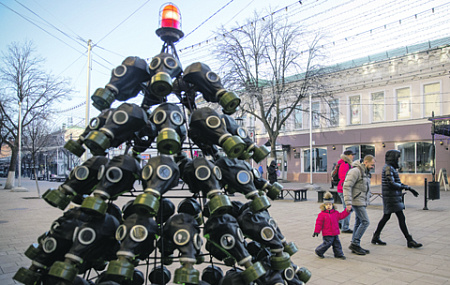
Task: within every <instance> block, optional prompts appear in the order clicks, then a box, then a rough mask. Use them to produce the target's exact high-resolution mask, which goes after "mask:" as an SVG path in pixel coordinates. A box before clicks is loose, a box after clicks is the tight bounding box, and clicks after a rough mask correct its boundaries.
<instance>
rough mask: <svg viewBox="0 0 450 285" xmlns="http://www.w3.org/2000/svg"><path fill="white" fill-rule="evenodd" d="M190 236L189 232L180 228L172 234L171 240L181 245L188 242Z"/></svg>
mask: <svg viewBox="0 0 450 285" xmlns="http://www.w3.org/2000/svg"><path fill="white" fill-rule="evenodd" d="M190 238H191V234H190V233H189V232H188V231H187V230H185V229H181V230H178V231H176V232H175V234H174V235H173V242H174V243H175V244H176V245H178V246H183V245H185V244H187V243H188V242H189V239H190Z"/></svg>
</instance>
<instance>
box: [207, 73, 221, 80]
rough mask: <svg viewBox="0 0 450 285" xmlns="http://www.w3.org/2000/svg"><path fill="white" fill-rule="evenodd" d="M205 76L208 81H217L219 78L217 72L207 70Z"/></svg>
mask: <svg viewBox="0 0 450 285" xmlns="http://www.w3.org/2000/svg"><path fill="white" fill-rule="evenodd" d="M206 78H207V79H208V80H209V81H210V82H217V81H219V80H220V77H219V75H217V73H215V72H212V71H208V72H207V73H206Z"/></svg>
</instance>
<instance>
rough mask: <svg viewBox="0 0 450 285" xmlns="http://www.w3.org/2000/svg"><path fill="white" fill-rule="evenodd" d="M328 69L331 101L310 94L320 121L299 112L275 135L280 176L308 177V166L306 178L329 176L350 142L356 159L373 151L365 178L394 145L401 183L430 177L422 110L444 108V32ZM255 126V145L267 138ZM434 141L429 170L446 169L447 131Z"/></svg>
mask: <svg viewBox="0 0 450 285" xmlns="http://www.w3.org/2000/svg"><path fill="white" fill-rule="evenodd" d="M330 70H331V69H330ZM333 70H336V71H331V72H329V73H327V74H326V75H325V76H326V78H325V80H327V81H328V82H329V83H331V84H330V85H331V86H332V89H331V92H332V94H333V100H332V102H331V104H330V105H328V104H325V103H323V102H320V101H315V100H314V97H313V100H312V102H311V106H312V110H313V112H318V113H321V114H325V115H326V117H327V118H328V120H326V119H323V118H320V117H319V116H317V115H313V118H312V122H311V123H310V121H309V112H300V111H299V112H297V113H295V114H294V115H293V116H292V117H291V118H289V121H288V123H287V124H286V127H285V130H284V132H283V133H282V134H281V135H280V136H279V137H278V140H277V142H278V143H279V144H280V145H279V146H277V147H278V149H279V152H278V164H279V165H280V166H282V167H281V169H282V176H283V177H282V178H284V179H287V180H289V181H296V182H297V181H298V182H310V173H311V171H312V176H313V182H315V183H325V182H330V174H329V173H330V171H331V169H332V167H333V164H334V163H336V162H337V161H338V159H339V157H340V155H341V154H342V153H343V151H344V150H346V149H352V150H353V151H354V152H356V154H357V155H356V156H355V158H358V159H359V158H362V157H363V156H364V155H366V154H372V155H375V158H376V160H377V164H376V168H375V171H374V173H373V176H372V183H375V184H379V183H381V169H382V167H383V165H384V155H385V152H386V151H387V150H390V149H398V150H400V151H401V152H402V157H401V169H400V174H401V179H402V182H403V183H406V184H411V185H423V183H424V178H428V180H429V181H430V179H431V177H432V175H431V173H432V169H433V158H434V157H433V148H432V136H431V126H432V123H431V121H430V120H429V117H431V116H432V113H433V112H434V116H436V117H444V118H445V116H446V115H450V79H449V77H450V38H444V39H441V40H437V41H432V42H427V43H423V44H418V45H414V46H409V47H405V48H400V49H396V50H392V51H387V52H384V53H381V54H377V55H374V56H368V57H367V58H362V59H358V60H353V61H350V62H346V63H343V64H339V65H337V66H335V67H333ZM302 104H307V105H309V102H308V100H306V101H302ZM303 107H304V108H309V107H308V106H303ZM448 122H449V121H448V120H441V123H443V124H444V125H445V124H447V125H448ZM250 125H251V123H250ZM310 125H312V132H311V133H312V135H311V136H310ZM263 133H264V132H263V131H262V130H261V126H258V123H256V134H257V136H256V138H257V142H258V144H262V143H264V142H266V141H267V136H265V135H264V134H263ZM310 138H311V141H312V145H313V149H312V156H313V157H312V158H313V159H312V162H313V163H312V169H311V168H310V152H311V151H310ZM435 140H436V155H435V165H436V174H437V173H439V170H440V169H442V168H446V169H450V160H449V158H450V152H449V150H448V146H449V137H448V136H445V135H435Z"/></svg>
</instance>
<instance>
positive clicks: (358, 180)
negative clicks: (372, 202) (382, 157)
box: [343, 154, 375, 255]
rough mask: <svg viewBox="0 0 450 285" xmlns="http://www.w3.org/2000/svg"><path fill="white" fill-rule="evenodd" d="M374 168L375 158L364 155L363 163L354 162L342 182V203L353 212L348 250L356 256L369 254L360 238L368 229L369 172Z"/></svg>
mask: <svg viewBox="0 0 450 285" xmlns="http://www.w3.org/2000/svg"><path fill="white" fill-rule="evenodd" d="M374 166H375V158H374V157H373V156H372V155H370V154H369V155H366V156H365V157H364V160H363V162H362V163H361V162H359V161H354V162H353V164H352V167H353V168H351V169H350V170H349V171H348V173H347V176H346V178H345V181H344V187H343V192H344V202H345V205H346V208H347V210H348V211H350V210H351V209H353V210H354V211H355V228H354V229H353V236H352V243H351V244H350V246H349V249H350V250H351V251H352V253H355V254H358V255H366V254H369V253H370V251H369V250H367V249H364V248H362V247H361V245H360V244H361V238H362V236H363V235H364V233H365V231H366V230H367V228H368V227H369V223H370V222H369V216H368V214H367V210H366V207H367V205H368V204H369V199H370V170H371V169H373V168H374Z"/></svg>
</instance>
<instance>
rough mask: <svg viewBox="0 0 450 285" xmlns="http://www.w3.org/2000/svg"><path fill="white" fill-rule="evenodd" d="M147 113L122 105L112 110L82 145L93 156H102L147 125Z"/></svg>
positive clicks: (133, 106) (132, 106) (130, 105)
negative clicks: (100, 126) (101, 125)
mask: <svg viewBox="0 0 450 285" xmlns="http://www.w3.org/2000/svg"><path fill="white" fill-rule="evenodd" d="M147 119H148V117H147V113H146V112H145V111H144V110H143V109H142V108H141V107H139V106H138V105H136V104H129V103H123V104H122V105H120V106H119V107H118V108H117V109H116V110H114V111H113V112H112V114H111V116H109V118H108V119H107V120H106V122H105V125H104V126H103V127H102V128H100V130H98V131H92V132H90V133H89V135H88V136H87V137H86V139H85V141H84V144H85V145H86V146H87V147H88V148H89V149H90V150H91V152H92V153H93V154H94V155H103V154H104V153H105V151H106V150H107V149H108V148H110V147H118V146H119V145H120V144H122V143H123V142H124V141H126V140H129V139H131V138H132V137H133V135H134V133H135V132H137V131H139V130H140V129H142V128H143V127H145V126H146V124H147Z"/></svg>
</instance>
